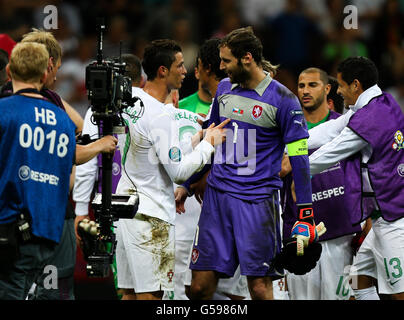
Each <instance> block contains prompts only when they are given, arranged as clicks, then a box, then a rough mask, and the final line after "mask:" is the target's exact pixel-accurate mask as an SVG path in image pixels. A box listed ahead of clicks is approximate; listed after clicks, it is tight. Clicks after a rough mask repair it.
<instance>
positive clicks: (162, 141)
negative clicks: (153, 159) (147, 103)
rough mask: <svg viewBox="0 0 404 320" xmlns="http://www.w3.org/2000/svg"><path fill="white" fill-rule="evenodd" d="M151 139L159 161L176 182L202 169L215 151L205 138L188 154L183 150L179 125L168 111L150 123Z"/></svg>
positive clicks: (181, 181)
mask: <svg viewBox="0 0 404 320" xmlns="http://www.w3.org/2000/svg"><path fill="white" fill-rule="evenodd" d="M149 139H150V141H152V143H153V148H154V151H155V152H156V154H157V156H158V158H159V161H160V162H161V164H162V165H163V166H164V169H165V170H166V172H167V174H168V175H169V177H170V179H171V180H172V181H173V182H175V183H176V184H181V183H183V182H184V181H186V180H187V179H188V178H189V177H190V176H192V175H193V174H194V173H195V172H197V171H200V170H201V169H202V168H203V166H204V165H205V164H206V163H207V162H208V161H209V160H210V158H211V155H212V153H213V152H214V151H215V149H214V147H213V146H212V145H211V144H210V143H209V142H206V141H204V140H202V141H201V142H200V143H199V144H198V145H197V146H196V147H195V149H194V150H193V151H192V152H190V153H188V154H186V153H185V152H184V150H181V144H180V140H179V129H178V125H177V123H176V122H175V121H174V119H173V118H172V117H171V116H170V115H169V114H168V113H163V114H161V115H160V116H158V117H157V118H156V119H154V121H153V122H152V123H151V124H150V132H149Z"/></svg>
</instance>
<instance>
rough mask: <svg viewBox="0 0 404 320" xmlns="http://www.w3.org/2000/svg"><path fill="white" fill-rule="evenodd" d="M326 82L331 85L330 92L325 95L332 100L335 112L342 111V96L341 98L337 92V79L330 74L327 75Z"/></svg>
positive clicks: (341, 112)
mask: <svg viewBox="0 0 404 320" xmlns="http://www.w3.org/2000/svg"><path fill="white" fill-rule="evenodd" d="M328 83H329V84H330V85H331V89H330V92H329V93H328V95H327V100H328V99H331V100H332V101H333V102H334V109H335V111H336V112H338V113H340V114H343V113H344V98H342V97H341V96H340V95H339V94H338V93H337V90H338V81H337V79H336V78H334V77H332V76H328Z"/></svg>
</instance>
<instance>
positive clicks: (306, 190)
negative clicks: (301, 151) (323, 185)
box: [289, 155, 312, 205]
mask: <svg viewBox="0 0 404 320" xmlns="http://www.w3.org/2000/svg"><path fill="white" fill-rule="evenodd" d="M289 160H290V164H291V166H292V174H293V180H294V181H295V191H296V204H297V205H298V204H311V203H312V197H311V193H312V191H311V179H310V166H309V157H308V156H307V155H304V156H293V157H289Z"/></svg>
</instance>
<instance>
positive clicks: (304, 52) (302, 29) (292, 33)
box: [264, 0, 322, 77]
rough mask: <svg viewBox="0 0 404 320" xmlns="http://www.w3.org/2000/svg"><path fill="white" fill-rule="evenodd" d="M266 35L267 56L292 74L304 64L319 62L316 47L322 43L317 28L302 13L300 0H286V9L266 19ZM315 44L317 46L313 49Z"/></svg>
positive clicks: (297, 72)
mask: <svg viewBox="0 0 404 320" xmlns="http://www.w3.org/2000/svg"><path fill="white" fill-rule="evenodd" d="M267 27H268V29H269V35H268V36H269V37H266V39H267V41H266V43H264V48H266V47H267V48H270V51H271V52H270V53H269V52H265V53H264V54H265V55H266V56H273V60H274V61H275V62H276V63H279V64H280V65H281V66H282V68H283V69H287V70H288V71H289V72H291V73H292V74H293V75H294V76H295V77H297V75H298V74H299V72H300V71H301V70H302V69H304V68H305V67H306V66H307V65H318V61H317V59H318V57H316V55H318V52H317V51H318V48H319V46H321V39H322V34H321V32H320V29H319V28H318V27H317V26H316V25H315V24H314V23H313V22H312V21H311V20H310V19H308V18H307V17H306V16H305V15H304V14H302V5H301V2H300V0H287V1H286V5H285V10H284V11H283V12H282V13H280V14H279V15H278V16H277V17H276V18H274V19H273V20H271V21H269V22H268V23H267ZM314 47H315V48H316V50H313V49H314Z"/></svg>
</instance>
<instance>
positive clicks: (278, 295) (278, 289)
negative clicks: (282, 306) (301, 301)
mask: <svg viewBox="0 0 404 320" xmlns="http://www.w3.org/2000/svg"><path fill="white" fill-rule="evenodd" d="M272 292H273V295H274V300H290V299H289V295H288V291H287V290H286V280H285V277H283V278H280V279H278V280H274V281H272Z"/></svg>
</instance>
